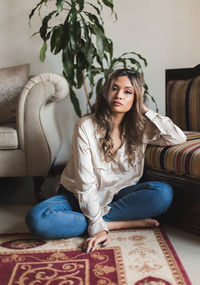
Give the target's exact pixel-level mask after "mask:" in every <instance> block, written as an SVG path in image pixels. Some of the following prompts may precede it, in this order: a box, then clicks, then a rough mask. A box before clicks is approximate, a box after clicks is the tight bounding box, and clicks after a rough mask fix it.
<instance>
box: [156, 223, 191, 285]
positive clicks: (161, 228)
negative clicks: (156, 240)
mask: <svg viewBox="0 0 200 285" xmlns="http://www.w3.org/2000/svg"><path fill="white" fill-rule="evenodd" d="M158 229H159V230H160V232H161V234H162V236H163V238H164V240H165V242H166V244H167V246H168V247H169V249H170V251H171V252H172V255H173V256H174V258H175V261H176V263H177V265H178V267H179V269H180V271H181V273H182V275H183V277H184V279H185V281H186V284H187V285H192V282H191V281H190V278H189V276H188V274H187V272H186V270H185V268H184V266H183V264H182V262H181V260H180V258H179V256H178V254H177V252H176V250H175V248H174V246H173V245H172V243H171V241H170V239H169V237H168V235H167V233H166V232H165V230H164V228H163V227H162V226H160V227H159V228H158Z"/></svg>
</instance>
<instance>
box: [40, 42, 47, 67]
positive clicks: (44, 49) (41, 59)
mask: <svg viewBox="0 0 200 285" xmlns="http://www.w3.org/2000/svg"><path fill="white" fill-rule="evenodd" d="M46 50H47V43H46V42H44V43H43V45H42V48H41V50H40V61H42V62H44V60H45V57H46Z"/></svg>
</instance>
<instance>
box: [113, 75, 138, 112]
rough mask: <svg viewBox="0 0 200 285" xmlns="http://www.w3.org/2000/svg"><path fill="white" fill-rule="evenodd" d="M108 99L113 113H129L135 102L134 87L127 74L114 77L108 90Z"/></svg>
mask: <svg viewBox="0 0 200 285" xmlns="http://www.w3.org/2000/svg"><path fill="white" fill-rule="evenodd" d="M108 101H109V106H110V109H111V111H112V113H124V114H125V113H127V112H128V111H129V110H130V109H131V107H132V105H133V102H134V88H133V85H132V83H131V81H130V80H129V78H128V77H127V76H120V77H118V78H117V79H113V81H112V82H111V85H110V89H109V92H108Z"/></svg>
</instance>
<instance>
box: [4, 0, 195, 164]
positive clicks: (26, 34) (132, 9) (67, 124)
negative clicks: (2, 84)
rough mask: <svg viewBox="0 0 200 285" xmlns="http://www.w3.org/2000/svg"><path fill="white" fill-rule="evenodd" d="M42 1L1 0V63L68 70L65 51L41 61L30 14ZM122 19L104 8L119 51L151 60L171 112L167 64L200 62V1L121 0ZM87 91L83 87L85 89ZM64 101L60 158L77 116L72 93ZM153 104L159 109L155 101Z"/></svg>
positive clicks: (150, 78)
mask: <svg viewBox="0 0 200 285" xmlns="http://www.w3.org/2000/svg"><path fill="white" fill-rule="evenodd" d="M37 2H39V0H38V1H36V0H31V1H27V0H15V1H13V0H1V1H0V39H1V41H0V42H1V44H0V67H4V66H11V65H17V64H22V63H25V62H30V63H31V74H38V73H41V72H57V73H62V66H61V61H60V56H53V55H51V54H48V56H47V59H46V61H45V63H41V62H40V61H39V57H38V54H39V49H40V46H41V40H40V39H39V37H34V38H32V39H31V34H32V33H33V32H34V31H35V29H36V27H38V25H39V18H37V17H35V18H34V20H33V22H32V25H31V28H29V26H28V15H29V13H30V11H31V9H32V7H33V5H34V4H36V3H37ZM114 4H115V9H116V12H117V14H118V21H117V22H114V21H113V19H112V18H109V13H108V11H105V12H104V13H103V17H104V21H105V30H106V32H107V35H108V36H109V37H110V38H112V40H113V42H114V50H115V54H116V55H117V56H118V55H120V54H121V53H123V52H127V51H135V52H138V53H141V54H142V55H143V56H144V57H145V58H146V59H147V61H148V67H147V68H146V69H145V79H146V82H147V83H148V85H149V89H150V93H151V94H152V95H153V96H154V97H155V99H156V100H157V102H158V106H159V111H160V113H162V114H164V113H165V94H164V92H165V69H167V68H176V67H189V66H191V67H192V66H195V65H196V64H199V63H200V37H199V27H200V17H199V13H200V1H199V0H121V1H120V0H118V1H117V0H115V1H114ZM80 93H81V92H79V94H80ZM65 103H66V104H65V105H64V104H62V105H61V106H60V108H61V110H62V111H61V112H59V115H58V121H59V125H60V127H61V128H62V129H64V132H63V146H62V151H61V152H60V154H59V157H58V161H62V160H65V159H67V158H68V156H69V152H70V148H71V135H72V130H73V125H74V122H75V121H76V120H77V118H76V116H75V114H74V111H73V109H72V106H71V102H70V100H69V98H68V99H67V100H66V102H65ZM150 107H152V108H154V106H153V105H151V104H150Z"/></svg>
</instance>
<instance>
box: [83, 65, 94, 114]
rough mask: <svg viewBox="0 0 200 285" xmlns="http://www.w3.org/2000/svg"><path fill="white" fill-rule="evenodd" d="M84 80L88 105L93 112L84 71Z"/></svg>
mask: <svg viewBox="0 0 200 285" xmlns="http://www.w3.org/2000/svg"><path fill="white" fill-rule="evenodd" d="M82 78H83V87H84V90H85V94H86V98H87V103H88V105H89V107H90V111H92V105H91V103H90V97H89V93H88V89H87V85H86V82H85V74H84V70H82Z"/></svg>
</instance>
